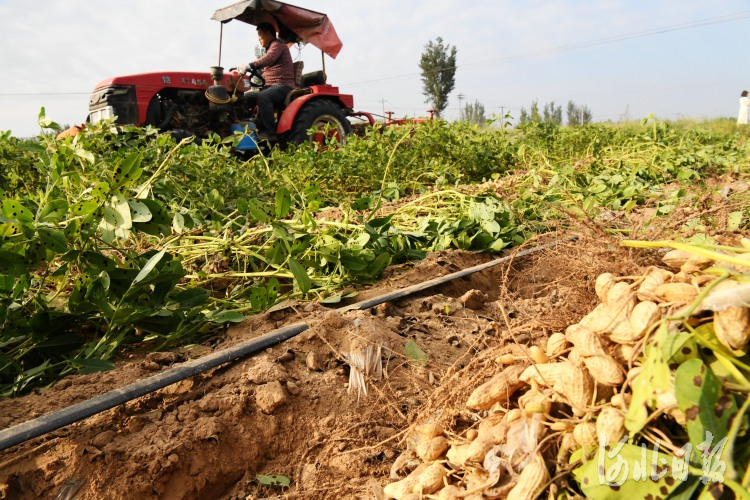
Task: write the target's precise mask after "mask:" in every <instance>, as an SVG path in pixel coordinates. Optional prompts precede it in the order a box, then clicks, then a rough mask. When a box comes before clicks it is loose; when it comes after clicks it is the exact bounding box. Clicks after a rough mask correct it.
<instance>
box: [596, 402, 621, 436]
mask: <svg viewBox="0 0 750 500" xmlns="http://www.w3.org/2000/svg"><path fill="white" fill-rule="evenodd" d="M624 435H625V416H624V415H623V414H622V413H621V412H620V411H619V410H618V409H617V408H614V407H612V406H605V407H604V408H602V411H601V412H599V416H598V417H597V418H596V436H597V439H601V437H602V436H604V439H605V444H608V445H610V446H614V445H615V444H616V443H617V442H619V441H620V439H621V438H622V436H624Z"/></svg>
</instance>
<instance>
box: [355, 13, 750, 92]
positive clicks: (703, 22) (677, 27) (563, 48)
mask: <svg viewBox="0 0 750 500" xmlns="http://www.w3.org/2000/svg"><path fill="white" fill-rule="evenodd" d="M747 18H750V11H745V12H738V13H736V14H729V15H726V16H721V17H712V18H707V19H700V20H698V21H692V22H689V23H682V24H674V25H671V26H665V27H661V28H654V29H650V30H644V31H636V32H633V33H628V34H624V35H615V36H611V37H606V38H599V39H597V40H590V41H587V42H578V43H572V44H568V45H560V46H559V47H550V48H546V49H540V50H533V51H529V52H521V53H519V54H512V55H508V56H504V57H500V58H495V59H487V60H485V61H477V62H473V63H467V64H461V65H457V66H456V68H468V67H473V66H487V65H490V64H497V63H501V62H505V61H510V60H514V59H527V58H532V57H538V56H541V55H548V54H556V53H559V52H567V51H570V50H577V49H584V48H589V47H594V46H597V45H605V44H608V43H615V42H622V41H625V40H632V39H634V38H643V37H647V36H654V35H662V34H665V33H670V32H672V31H681V30H686V29H692V28H700V27H703V26H710V25H712V24H721V23H728V22H731V21H739V20H741V19H747ZM420 75H421V73H408V74H403V75H396V76H391V77H384V78H377V79H374V80H363V81H360V82H352V83H347V84H341V86H348V87H352V86H356V85H365V84H368V83H379V82H385V81H393V80H401V79H405V78H413V77H415V76H420Z"/></svg>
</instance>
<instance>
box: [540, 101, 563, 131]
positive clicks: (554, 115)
mask: <svg viewBox="0 0 750 500" xmlns="http://www.w3.org/2000/svg"><path fill="white" fill-rule="evenodd" d="M542 121H543V122H544V123H552V124H553V125H562V106H555V101H552V102H548V103H547V104H545V105H544V111H543V119H542Z"/></svg>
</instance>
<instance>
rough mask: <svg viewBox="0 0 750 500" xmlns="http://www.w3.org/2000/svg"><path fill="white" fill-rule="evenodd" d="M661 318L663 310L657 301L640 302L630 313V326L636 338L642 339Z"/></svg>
mask: <svg viewBox="0 0 750 500" xmlns="http://www.w3.org/2000/svg"><path fill="white" fill-rule="evenodd" d="M660 319H661V310H660V309H659V306H658V305H656V303H655V302H651V301H644V302H639V303H638V304H636V306H635V307H634V308H633V311H632V312H631V313H630V326H631V328H632V329H633V336H634V340H636V339H641V338H643V336H644V335H645V334H646V332H647V331H648V330H649V329H650V328H651V327H652V326H653V325H654V324H656V322H657V321H659V320H660Z"/></svg>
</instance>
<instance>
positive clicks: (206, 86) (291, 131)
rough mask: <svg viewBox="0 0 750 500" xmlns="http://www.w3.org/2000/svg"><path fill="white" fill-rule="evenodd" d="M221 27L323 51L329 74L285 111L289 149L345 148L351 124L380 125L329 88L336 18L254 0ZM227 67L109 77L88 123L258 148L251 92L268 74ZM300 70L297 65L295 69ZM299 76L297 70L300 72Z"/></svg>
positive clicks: (314, 79)
mask: <svg viewBox="0 0 750 500" xmlns="http://www.w3.org/2000/svg"><path fill="white" fill-rule="evenodd" d="M212 19H214V20H217V21H219V22H220V23H221V27H222V28H221V30H222V31H221V33H223V26H224V23H227V22H229V21H232V20H238V21H242V22H245V23H248V24H252V25H256V26H257V25H258V24H260V23H262V22H270V23H271V24H273V25H274V26H275V27H276V31H277V32H278V33H279V34H280V37H281V38H283V39H284V41H286V42H288V43H310V44H312V45H314V46H316V47H318V48H319V49H320V50H321V51H322V52H323V70H321V71H315V72H312V73H307V74H301V71H298V78H297V80H298V81H297V84H298V86H297V88H295V89H294V90H292V91H291V92H290V93H289V96H288V97H287V99H286V102H285V103H284V106H283V107H282V108H281V109H277V110H276V112H277V117H278V127H277V130H276V134H277V136H278V137H279V141H280V142H282V143H290V142H291V143H301V142H305V141H318V142H325V141H327V140H330V139H335V140H338V141H343V139H344V138H345V137H346V135H347V134H349V133H350V132H351V129H352V126H351V123H350V122H349V118H350V117H355V118H358V119H361V120H367V121H369V123H370V124H373V123H374V119H373V117H372V115H370V114H369V113H365V112H355V111H354V110H353V106H354V98H353V96H352V95H350V94H342V93H340V92H339V89H338V87H334V86H332V85H329V84H328V83H327V81H326V80H327V77H326V73H325V54H328V55H329V56H330V57H333V58H335V57H336V55H338V53H339V51H340V50H341V47H342V43H341V41H340V40H339V38H338V35H337V34H336V31H335V29H334V27H333V25H332V24H331V22H330V20H329V19H328V16H326V15H325V14H322V13H319V12H314V11H311V10H308V9H303V8H301V7H297V6H294V5H289V4H285V3H282V2H277V1H275V0H247V1H243V2H238V3H235V4H233V5H230V6H228V7H224V8H221V9H218V10H217V11H216V12H214V15H213V17H212ZM219 44H220V47H219V65H218V66H213V67H211V71H210V72H209V73H197V72H163V73H143V74H136V75H128V76H118V77H113V78H108V79H106V80H104V81H102V82H100V83H99V84H98V85H97V86H96V89H95V90H94V93H93V94H92V95H91V100H90V102H89V116H88V119H87V121H89V122H91V123H95V122H97V121H100V120H102V119H105V118H114V120H115V123H117V124H122V125H125V124H134V125H141V126H146V125H152V126H154V127H157V128H158V129H159V130H161V131H164V132H170V133H172V134H174V135H175V136H177V137H180V136H188V135H194V136H196V137H199V138H200V137H205V136H206V135H208V134H210V133H216V134H218V135H220V136H221V137H226V136H229V135H232V134H234V133H235V132H241V133H243V134H244V135H243V137H242V139H241V140H240V142H239V146H237V149H238V150H240V151H246V152H252V151H254V150H257V149H258V141H257V138H256V136H255V133H254V130H255V123H254V121H255V117H256V114H257V109H256V108H255V107H251V106H250V105H249V104H248V102H247V101H248V97H249V93H250V92H254V91H257V90H258V88H259V87H261V86H262V85H263V79H262V75H260V74H250V75H241V74H239V73H236V72H233V71H232V72H230V73H228V74H227V73H225V72H224V69H223V68H222V67H221V36H220V43H219ZM297 64H300V63H295V65H297ZM296 69H297V68H296Z"/></svg>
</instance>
